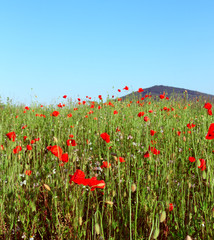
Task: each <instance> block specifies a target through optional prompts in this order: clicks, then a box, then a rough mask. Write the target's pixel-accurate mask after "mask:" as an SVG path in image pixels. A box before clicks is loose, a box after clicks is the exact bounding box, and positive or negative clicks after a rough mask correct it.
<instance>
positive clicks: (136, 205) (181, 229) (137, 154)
mask: <svg viewBox="0 0 214 240" xmlns="http://www.w3.org/2000/svg"><path fill="white" fill-rule="evenodd" d="M109 101H110V100H108V101H107V103H108V102H109ZM149 101H150V103H149ZM111 102H112V103H113V105H114V106H111V105H109V104H106V105H104V104H103V102H102V101H100V102H99V104H98V103H95V105H94V108H90V106H91V105H78V104H77V105H76V106H75V107H77V108H78V110H74V105H71V104H69V103H68V104H66V106H65V107H64V108H58V107H57V106H56V107H55V108H53V107H48V106H44V107H43V108H41V107H40V106H36V104H35V105H34V107H30V110H25V109H24V107H23V106H22V107H21V106H13V105H11V104H7V105H6V106H5V107H4V108H3V109H1V112H0V145H3V147H4V150H0V178H1V179H0V239H30V238H31V239H87V240H88V239H91V240H92V239H100V240H101V239H105V240H106V239H112V240H113V239H154V237H155V234H156V235H158V237H157V239H185V237H186V236H187V235H189V236H191V238H192V239H214V234H213V233H214V202H213V199H214V171H213V169H214V161H213V154H214V153H213V152H212V151H213V150H214V146H213V142H214V140H207V139H205V136H206V134H207V132H208V129H209V126H210V124H211V123H213V122H214V119H213V116H210V115H208V114H207V110H206V109H205V108H203V106H204V102H202V101H199V102H197V101H189V102H186V101H183V100H180V102H179V101H173V100H169V101H167V100H165V99H163V100H160V101H155V100H153V99H152V98H150V99H145V100H144V101H141V100H140V103H141V104H137V103H136V100H133V102H132V103H130V102H121V101H113V100H111ZM129 103H130V106H127V104H129ZM98 105H100V106H101V107H102V108H101V109H98ZM185 106H186V107H187V109H184V107H185ZM164 107H167V108H170V111H168V112H167V111H164V110H162V111H161V109H163V108H164ZM172 107H173V108H174V111H172V110H171V108H172ZM150 109H151V110H153V113H150V112H149V110H150ZM114 110H117V111H118V114H113V112H114ZM24 111H26V113H24ZM53 111H59V113H60V114H59V116H57V117H54V116H50V114H51V113H52V112H53ZM90 111H93V113H89V112H90ZM139 112H144V113H145V114H144V116H148V117H149V119H150V120H149V121H148V122H145V121H144V116H143V117H138V113H139ZM69 113H72V117H67V115H68V114H69ZM36 114H44V115H45V116H46V118H44V117H39V116H36ZM86 115H87V116H88V117H85V116H86ZM16 116H18V118H16ZM94 118H97V120H96V119H94ZM188 123H194V124H195V125H196V126H195V127H194V128H192V129H188V128H187V126H186V125H187V124H188ZM24 125H27V127H26V128H25V129H22V126H24ZM71 126H74V127H73V128H71ZM117 128H119V129H120V131H118V132H116V129H117ZM173 128H174V130H172V129H173ZM151 129H152V130H155V131H156V133H155V135H154V136H151V135H150V130H151ZM13 131H14V132H15V133H16V139H15V141H14V142H13V141H11V140H9V138H8V137H7V136H6V134H7V133H9V132H13ZM177 131H181V135H180V136H178V134H177ZM188 131H191V133H188ZM104 132H106V133H108V134H109V135H110V142H109V143H106V142H105V141H104V140H103V139H102V138H101V137H100V134H101V133H104ZM184 132H185V133H184ZM70 134H73V135H74V137H73V139H75V141H76V143H77V146H67V144H66V140H68V139H70V137H69V135H70ZM24 136H27V139H26V140H25V141H24V140H23V137H24ZM35 138H40V140H39V141H36V142H35V143H33V144H32V148H33V149H32V150H31V151H27V150H26V146H27V145H31V140H33V139H35ZM87 140H88V141H89V142H88V143H89V144H87ZM151 140H153V141H154V142H155V143H154V144H152V143H151ZM50 145H58V146H60V147H61V148H62V149H63V153H66V152H67V153H68V155H69V161H68V162H66V163H64V165H63V166H60V164H61V163H62V162H61V161H60V160H59V159H58V158H57V157H56V156H54V155H53V154H52V153H51V152H50V151H48V150H47V149H46V148H47V146H50ZM16 146H21V147H22V151H20V152H19V153H17V154H14V153H13V149H14V148H15V147H16ZM149 146H150V147H155V148H156V149H158V150H159V151H160V154H158V155H155V154H152V153H151V152H150V157H149V158H145V157H144V154H145V153H146V152H147V151H148V148H149ZM110 147H111V148H110ZM189 156H193V157H195V158H196V161H195V162H190V161H189ZM119 157H123V158H124V159H125V162H120V161H119V160H118V158H119ZM199 159H205V162H206V169H205V170H204V171H202V170H201V169H200V168H198V166H199V165H200V161H199ZM103 161H108V163H111V167H110V168H103V169H102V171H100V170H96V167H99V166H101V165H102V163H103ZM77 169H81V170H82V171H84V173H85V175H86V178H92V177H94V176H96V177H97V179H98V180H104V181H105V188H104V189H100V188H96V189H95V191H90V187H89V186H83V185H79V184H76V183H74V182H72V183H71V184H70V183H69V180H70V177H69V175H73V174H74V173H75V171H76V170H77ZM26 170H31V171H32V174H31V175H30V176H28V175H26V174H25V171H26ZM44 184H45V185H44ZM170 203H172V204H173V210H172V211H169V210H170V209H169V206H170V205H169V204H170ZM163 212H164V213H163ZM165 213H166V217H165V219H164V217H163V215H164V214H165ZM161 214H162V217H161V221H160V216H161ZM24 237H25V238H24Z"/></svg>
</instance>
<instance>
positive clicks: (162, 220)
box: [160, 211, 166, 223]
mask: <svg viewBox="0 0 214 240" xmlns="http://www.w3.org/2000/svg"><path fill="white" fill-rule="evenodd" d="M165 219H166V212H165V211H162V213H161V215H160V222H161V223H162V222H164V221H165Z"/></svg>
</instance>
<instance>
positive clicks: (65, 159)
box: [60, 153, 68, 162]
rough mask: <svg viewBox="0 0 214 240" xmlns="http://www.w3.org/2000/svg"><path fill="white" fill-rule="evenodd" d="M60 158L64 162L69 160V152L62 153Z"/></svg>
mask: <svg viewBox="0 0 214 240" xmlns="http://www.w3.org/2000/svg"><path fill="white" fill-rule="evenodd" d="M60 160H62V161H63V162H68V154H67V153H64V154H62V157H61V158H60Z"/></svg>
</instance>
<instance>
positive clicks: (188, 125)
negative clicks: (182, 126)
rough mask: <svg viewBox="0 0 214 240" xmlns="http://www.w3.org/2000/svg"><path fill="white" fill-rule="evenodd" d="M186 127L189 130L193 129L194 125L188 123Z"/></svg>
mask: <svg viewBox="0 0 214 240" xmlns="http://www.w3.org/2000/svg"><path fill="white" fill-rule="evenodd" d="M187 127H188V128H189V129H191V128H193V127H195V124H193V123H192V124H190V123H188V124H187Z"/></svg>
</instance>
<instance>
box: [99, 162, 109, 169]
mask: <svg viewBox="0 0 214 240" xmlns="http://www.w3.org/2000/svg"><path fill="white" fill-rule="evenodd" d="M100 167H101V168H110V167H111V163H108V162H107V161H104V162H103V164H102V166H100Z"/></svg>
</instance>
